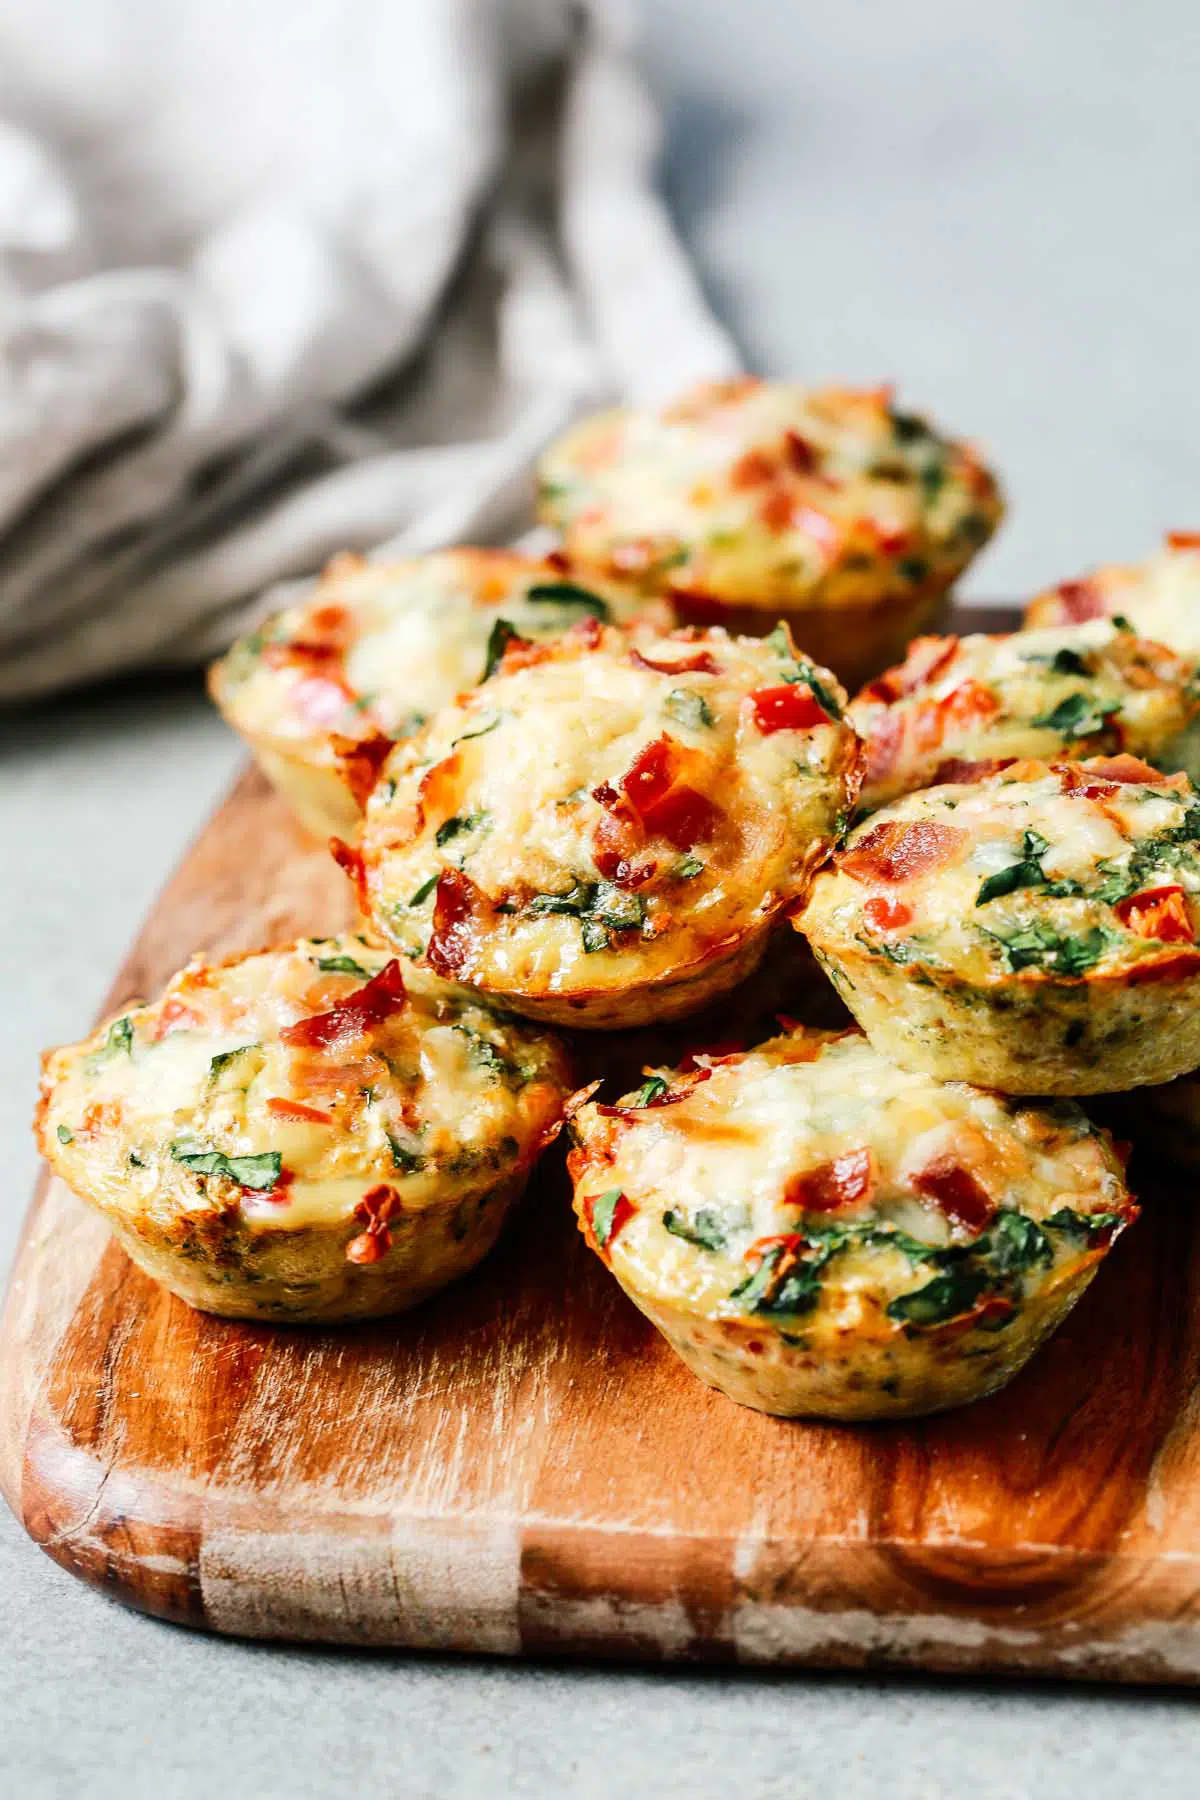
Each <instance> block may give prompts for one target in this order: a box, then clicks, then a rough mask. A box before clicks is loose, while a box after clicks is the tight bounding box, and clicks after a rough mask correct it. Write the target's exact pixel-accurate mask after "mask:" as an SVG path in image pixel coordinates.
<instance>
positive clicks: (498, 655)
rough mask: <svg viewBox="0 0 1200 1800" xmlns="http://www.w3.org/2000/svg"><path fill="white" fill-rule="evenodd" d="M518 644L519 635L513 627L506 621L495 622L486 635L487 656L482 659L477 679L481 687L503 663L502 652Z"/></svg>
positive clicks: (519, 640) (498, 620)
mask: <svg viewBox="0 0 1200 1800" xmlns="http://www.w3.org/2000/svg"><path fill="white" fill-rule="evenodd" d="M520 642H521V634H520V632H519V631H518V630H517V629H516V627H515V626H513V625H510V624H509V622H508V620H507V619H497V620H496V623H495V624H494V625H493V626H492V629H491V631H490V632H489V633H488V641H487V654H486V656H485V658H484V664H483V674H482V675H481V676H480V678H479V680H480V685H481V686H482V684H483V683H484V682H485V681H490V680H491V679H492V676H493V675H494V674H495V673H496V670H497V669H498V668H499V667H500V664H501V663H502V662H503V661H504V652H505V651H506V650H507V649H508V646H509V645H510V644H512V643H520Z"/></svg>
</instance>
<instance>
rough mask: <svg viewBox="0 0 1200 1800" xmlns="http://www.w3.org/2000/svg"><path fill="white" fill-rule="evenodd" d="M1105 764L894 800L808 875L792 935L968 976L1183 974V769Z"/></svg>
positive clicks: (1193, 899)
mask: <svg viewBox="0 0 1200 1800" xmlns="http://www.w3.org/2000/svg"><path fill="white" fill-rule="evenodd" d="M1106 766H1107V765H1106V764H1105V762H1104V760H1103V759H1100V760H1098V761H1097V762H1094V763H1089V762H1084V763H1077V764H1061V765H1056V766H1055V767H1053V768H1051V767H1048V766H1047V765H1046V764H1043V763H1035V762H1028V763H1016V764H1014V765H1013V766H1012V767H1011V768H1010V769H1007V770H1004V771H1003V772H1002V773H1000V774H998V775H995V776H992V777H990V778H988V779H985V780H982V781H976V782H968V783H964V784H961V785H943V786H940V787H934V788H927V789H925V790H924V791H923V792H921V793H915V794H909V795H906V796H905V797H904V798H903V799H900V800H897V801H894V802H893V803H892V804H891V805H889V806H885V807H883V808H881V809H880V810H879V811H878V812H876V813H874V814H872V816H871V817H870V819H868V820H867V821H866V822H865V823H864V824H862V825H860V826H859V827H857V829H856V830H855V831H853V832H852V833H851V834H850V836H849V838H848V839H847V840H846V842H845V844H844V846H843V848H842V849H841V851H840V852H839V853H838V856H837V858H836V859H835V865H834V867H833V868H832V869H831V870H828V871H826V872H824V873H822V874H821V875H819V876H818V877H817V879H816V881H815V882H814V884H813V889H812V893H811V896H810V899H809V901H808V904H807V906H806V908H805V911H804V915H803V919H802V929H803V930H804V932H805V934H806V935H807V936H808V937H809V938H810V939H811V940H812V942H813V943H814V944H815V945H816V946H817V947H818V948H828V949H829V950H830V951H831V952H832V953H833V954H834V955H835V956H836V955H837V954H839V953H841V952H848V951H853V952H855V953H858V954H863V953H865V954H866V955H869V956H873V957H882V958H885V959H886V960H887V961H888V962H891V963H895V964H905V965H912V966H913V968H914V970H917V969H920V968H922V967H924V968H928V969H938V970H944V971H952V972H954V973H956V974H958V975H961V976H963V977H965V978H966V979H968V980H970V981H975V982H994V983H1002V982H1004V981H1006V980H1009V979H1011V978H1012V976H1013V975H1014V974H1018V973H1019V974H1020V975H1021V977H1022V978H1023V979H1028V978H1030V977H1057V978H1060V979H1070V980H1075V979H1078V978H1084V979H1087V980H1089V981H1090V980H1094V979H1097V978H1100V977H1114V976H1115V977H1125V978H1127V979H1143V978H1146V977H1147V975H1148V974H1149V971H1150V969H1151V966H1152V965H1153V964H1155V963H1161V964H1162V966H1163V970H1164V973H1165V972H1167V971H1168V970H1169V971H1170V972H1171V973H1172V974H1174V973H1176V972H1178V973H1179V974H1181V975H1185V976H1190V977H1192V978H1194V977H1195V974H1196V970H1195V969H1194V968H1193V967H1192V965H1193V963H1195V962H1200V953H1197V952H1196V951H1194V950H1193V949H1192V947H1191V946H1192V944H1193V942H1194V938H1195V932H1196V926H1197V924H1198V923H1200V802H1198V801H1197V796H1196V794H1195V791H1194V789H1193V788H1192V786H1191V784H1190V782H1188V781H1187V779H1186V777H1184V776H1182V775H1176V776H1172V777H1171V778H1170V780H1169V781H1164V782H1163V783H1162V784H1161V785H1152V784H1151V783H1150V782H1149V781H1145V782H1141V781H1132V782H1128V781H1122V782H1116V781H1108V780H1105V779H1104V770H1105V768H1106ZM1149 773H1150V772H1149V771H1147V775H1148V774H1149ZM1089 787H1091V788H1094V789H1095V790H1096V791H1095V793H1094V795H1093V796H1092V797H1089ZM910 868H911V869H913V870H914V871H915V872H912V873H906V872H905V871H906V869H910ZM1172 890H1177V892H1176V893H1174V894H1173V896H1172V897H1171V898H1170V899H1169V900H1165V902H1161V903H1158V904H1156V902H1155V900H1154V898H1153V897H1154V896H1164V895H1167V894H1171V892H1172ZM1143 895H1144V896H1147V900H1146V902H1145V903H1144V904H1139V899H1138V897H1139V896H1143Z"/></svg>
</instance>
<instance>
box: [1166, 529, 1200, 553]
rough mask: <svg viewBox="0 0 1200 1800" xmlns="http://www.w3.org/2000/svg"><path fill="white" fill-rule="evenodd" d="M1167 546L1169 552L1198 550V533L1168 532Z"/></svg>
mask: <svg viewBox="0 0 1200 1800" xmlns="http://www.w3.org/2000/svg"><path fill="white" fill-rule="evenodd" d="M1167 545H1168V548H1170V549H1171V550H1200V531H1168V533H1167Z"/></svg>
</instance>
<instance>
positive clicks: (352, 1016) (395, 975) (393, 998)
mask: <svg viewBox="0 0 1200 1800" xmlns="http://www.w3.org/2000/svg"><path fill="white" fill-rule="evenodd" d="M406 999H407V995H406V994H405V990H404V976H403V974H402V973H401V970H400V964H399V963H398V962H397V961H396V959H395V958H394V957H393V959H392V961H391V962H390V963H387V964H386V965H385V966H384V967H383V968H382V969H380V971H379V973H378V975H372V977H371V979H370V981H367V982H364V983H363V985H362V987H360V988H357V989H356V990H355V992H354V993H353V994H351V995H350V997H349V999H348V1000H343V1001H342V1002H341V1003H340V1004H339V1005H337V1006H333V1007H331V1008H330V1009H329V1011H328V1012H323V1013H314V1014H313V1016H312V1018H310V1019H299V1020H297V1022H296V1023H295V1024H294V1025H285V1026H284V1028H283V1030H282V1031H281V1032H280V1034H279V1041H280V1043H283V1044H288V1045H290V1046H291V1047H292V1048H293V1049H308V1050H325V1049H328V1048H329V1047H330V1045H332V1044H337V1043H341V1042H344V1040H345V1039H347V1038H355V1037H365V1036H366V1035H367V1033H368V1032H371V1031H374V1030H375V1029H376V1028H377V1027H378V1026H380V1025H382V1024H383V1023H384V1022H385V1020H387V1019H390V1018H391V1016H392V1014H393V1013H397V1012H399V1011H400V1008H401V1007H402V1006H403V1005H404V1003H405V1000H406Z"/></svg>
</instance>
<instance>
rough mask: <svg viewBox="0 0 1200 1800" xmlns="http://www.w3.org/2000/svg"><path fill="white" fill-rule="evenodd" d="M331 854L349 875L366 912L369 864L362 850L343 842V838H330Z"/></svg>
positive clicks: (344, 872) (361, 909)
mask: <svg viewBox="0 0 1200 1800" xmlns="http://www.w3.org/2000/svg"><path fill="white" fill-rule="evenodd" d="M329 854H330V855H331V856H332V857H333V860H334V862H335V863H336V864H337V866H338V868H339V869H341V871H342V873H343V874H344V875H347V876H349V878H350V881H351V883H352V884H353V887H354V892H355V894H356V896H357V898H358V908H359V911H360V912H364V913H365V912H366V910H367V901H368V894H367V866H366V864H365V863H364V861H363V858H362V852H361V851H360V850H355V849H353V848H352V846H351V845H349V844H345V843H343V842H342V840H341V838H330V840H329Z"/></svg>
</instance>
